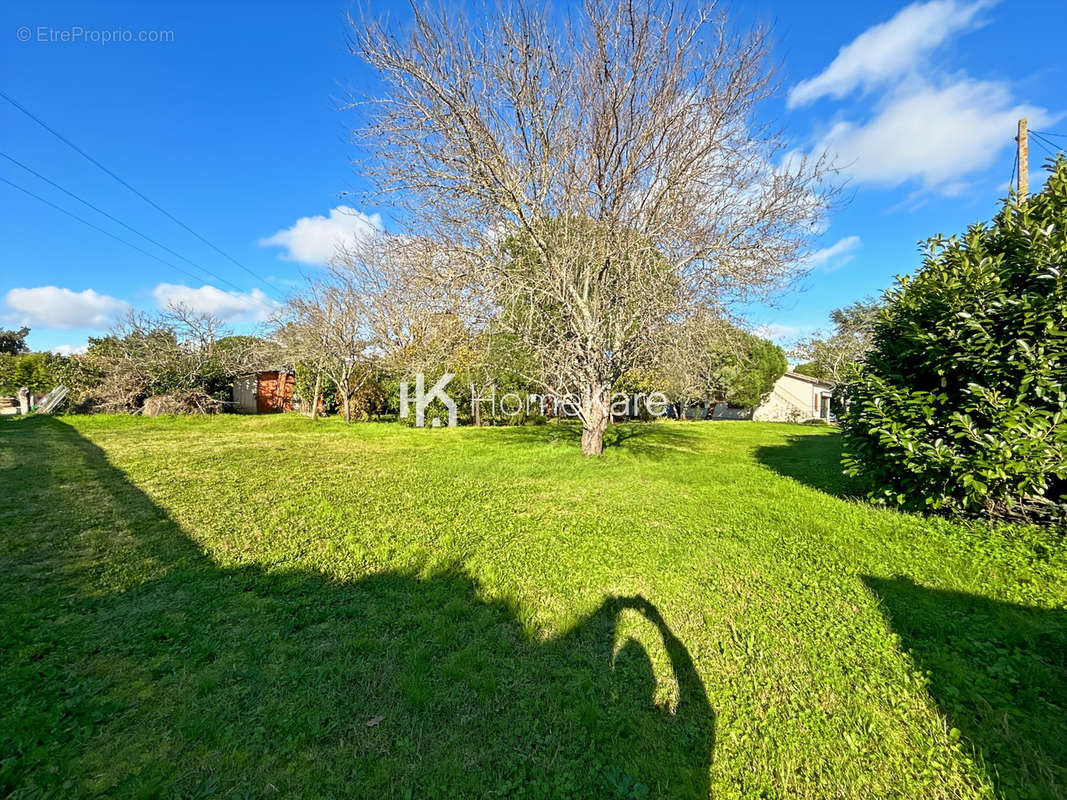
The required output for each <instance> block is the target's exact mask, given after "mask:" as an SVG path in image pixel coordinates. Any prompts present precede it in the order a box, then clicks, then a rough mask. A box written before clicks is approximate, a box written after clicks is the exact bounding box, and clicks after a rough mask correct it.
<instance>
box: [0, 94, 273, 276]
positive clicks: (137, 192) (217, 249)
mask: <svg viewBox="0 0 1067 800" xmlns="http://www.w3.org/2000/svg"><path fill="white" fill-rule="evenodd" d="M0 97H2V98H4V99H5V100H7V102H9V103H10V104H11V105H13V106H14V107H15V108H17V109H18V110H19V111H21V112H22V113H23V114H25V115H26V116H27V117H29V118H30V119H32V120H33V121H34V122H36V123H37V124H38V125H40V126H41V127H42V128H44V129H45V130H46V131H48V132H49V133H50V134H52V135H53V136H55V137H56V138H57V139H59V140H60V141H61V142H63V143H64V144H65V145H67V146H68V147H70V148H71V149H72V150H74V152H76V153H78V154H79V155H80V156H82V157H83V158H85V159H86V160H87V161H89V162H90V163H92V164H94V165H95V166H97V167H99V168H100V169H101V170H103V171H104V172H106V173H107V174H108V175H110V176H111V177H112V178H114V179H115V180H116V181H118V182H119V183H121V184H122V185H123V186H125V187H126V188H127V189H129V190H130V191H131V192H133V193H134V194H135V195H137V196H138V197H140V198H141V199H142V200H144V201H145V202H146V203H148V205H150V206H152V208H154V209H156V211H158V212H159V213H161V214H163V216H165V217H167V219H169V220H171V221H172V222H174V223H176V224H177V225H179V226H181V227H182V228H184V229H185V230H186V231H188V232H189V233H190V234H192V235H193V236H195V237H196V238H197V239H199V240H200V241H201V242H203V243H204V244H206V245H207V246H208V247H210V248H211V249H212V250H214V251H215V252H216V253H218V254H219V255H221V256H222V257H223V258H225V259H227V260H228V261H231V262H233V263H234V264H236V265H237V266H238V267H240V268H241V269H242V270H244V271H245V272H247V273H248V274H249V275H251V276H252V277H253V278H255V279H256V280H257V281H259V282H260V283H262V284H263V285H264V286H266V287H267V288H268V289H270V291H271V292H275V289H274V287H273V286H272V285H271V284H270V283H269V282H268V281H266V280H265V279H264V278H262V277H260V276H259V275H258V274H257V273H256V272H254V271H252V270H251V269H249V268H248V267H246V266H245V265H244V264H242V263H241V262H240V261H238V260H237V259H236V258H234V257H233V256H231V255H230V254H229V253H227V252H225V251H224V250H222V249H221V248H220V247H218V246H217V245H215V244H214V243H213V242H211V241H209V240H208V239H206V238H204V237H203V236H201V235H200V234H199V233H197V232H196V231H194V230H193V229H192V228H190V227H189V226H188V225H186V224H185V223H184V222H182V221H181V220H180V219H178V218H177V217H175V216H174V215H173V214H171V213H170V212H169V211H167V210H166V209H165V208H163V207H162V206H161V205H159V204H158V203H156V202H155V201H154V200H152V199H151V198H149V197H148V196H147V195H145V194H144V193H143V192H141V191H140V190H138V189H136V188H135V187H133V186H131V185H130V184H129V183H127V182H126V181H124V180H123V179H122V178H120V177H119V176H118V175H116V174H115V173H114V172H112V171H111V170H110V169H108V168H107V167H105V166H104V165H103V164H101V163H100V162H99V161H97V160H96V159H95V158H93V157H92V156H91V155H89V154H88V153H87V152H85V151H84V150H82V149H81V148H80V147H78V145H76V144H74V142H72V141H71V140H70V139H68V138H67V137H66V136H64V135H63V134H61V133H60V132H59V131H57V130H56V129H55V128H52V127H51V126H50V125H48V123H46V122H45V121H44V120H42V119H41V118H40V117H38V116H36V115H35V114H34V113H33V112H31V111H30V110H29V109H28V108H26V107H25V106H23V105H22V104H21V103H19V102H18V101H16V100H15V99H14V98H13V97H11V96H10V95H8V94H6V93H5V92H2V91H0Z"/></svg>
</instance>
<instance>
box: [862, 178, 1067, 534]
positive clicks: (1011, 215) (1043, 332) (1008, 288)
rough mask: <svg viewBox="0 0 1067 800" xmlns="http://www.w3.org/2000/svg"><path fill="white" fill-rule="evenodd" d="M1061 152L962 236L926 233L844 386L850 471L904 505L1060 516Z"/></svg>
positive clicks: (1063, 395) (1063, 440)
mask: <svg viewBox="0 0 1067 800" xmlns="http://www.w3.org/2000/svg"><path fill="white" fill-rule="evenodd" d="M1065 271H1067V161H1065V160H1062V159H1061V160H1060V161H1059V162H1058V163H1057V164H1056V165H1055V166H1054V168H1053V170H1052V174H1051V175H1050V177H1049V180H1048V184H1047V187H1046V189H1045V190H1044V191H1043V192H1042V193H1041V194H1038V195H1035V196H1033V197H1031V198H1030V199H1029V200H1028V201H1027V202H1025V203H1024V204H1022V205H1021V206H1019V205H1016V204H1014V203H1009V204H1006V205H1005V207H1004V209H1003V210H1002V211H1001V212H1000V214H998V215H997V217H996V218H995V219H994V220H993V223H992V224H991V225H986V224H981V225H975V226H973V227H972V228H971V229H970V230H969V231H968V232H967V234H966V236H964V237H963V238H962V239H957V238H955V237H954V238H952V239H944V238H942V237H940V236H938V237H935V238H933V239H931V240H930V241H929V243H928V245H927V251H926V256H925V258H924V263H923V267H922V269H920V270H919V272H918V273H917V274H916V275H914V276H913V277H911V278H903V279H900V280H899V283H898V285H897V286H896V287H895V288H893V289H891V290H890V291H889V292H888V293H887V295H886V300H887V306H886V308H885V310H884V311H883V312H882V314H881V317H880V319H879V321H878V323H877V325H876V327H875V333H874V348H873V350H872V351H871V352H870V353H869V354H868V355H867V357H866V359H865V361H864V363H863V364H862V365H861V366H860V367H859V368H858V369H857V371H856V374H855V375H854V376H853V378H852V379H851V380H850V381H848V383H847V385H846V392H847V396H848V401H849V408H848V411H847V413H846V414H845V416H844V420H843V427H844V448H845V457H844V465H845V472H846V473H848V474H849V475H852V476H855V477H857V478H860V479H861V480H862V481H863V482H864V483H865V484H866V487H867V489H868V491H869V496H870V497H871V498H872V499H874V500H876V501H880V502H884V503H888V504H893V505H899V506H902V507H904V508H909V509H940V510H945V511H951V512H962V513H970V514H981V515H985V516H989V517H1006V516H1022V515H1026V516H1035V515H1036V516H1042V517H1045V516H1051V517H1061V516H1062V508H1063V504H1064V503H1065V494H1067V425H1065V421H1067V411H1065V406H1067V276H1065Z"/></svg>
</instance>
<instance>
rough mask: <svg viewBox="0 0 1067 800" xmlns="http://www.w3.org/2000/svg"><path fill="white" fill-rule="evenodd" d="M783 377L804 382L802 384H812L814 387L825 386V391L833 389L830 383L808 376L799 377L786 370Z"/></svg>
mask: <svg viewBox="0 0 1067 800" xmlns="http://www.w3.org/2000/svg"><path fill="white" fill-rule="evenodd" d="M783 377H786V378H796V379H797V380H798V381H804V383H813V384H815V385H816V386H825V387H826V388H827V389H833V388H834V387H833V384H831V383H827V382H826V381H821V380H819V379H818V378H813V377H811V376H810V375H801V374H800V373H799V372H789V371H788V370H787V371H786V373H785V375H784V376H783Z"/></svg>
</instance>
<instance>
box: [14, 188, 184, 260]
mask: <svg viewBox="0 0 1067 800" xmlns="http://www.w3.org/2000/svg"><path fill="white" fill-rule="evenodd" d="M0 182H2V183H6V184H7V185H8V186H10V187H12V188H14V189H18V190H19V191H20V192H22V193H23V194H28V195H29V196H30V197H32V198H33V199H34V200H39V201H41V202H42V203H44V204H45V205H46V206H51V207H52V208H54V209H55V210H56V211H59V212H60V213H62V214H66V215H67V216H68V217H70V218H71V219H76V220H78V222H80V223H82V225H87V226H89V227H90V228H92V229H93V230H94V231H99V232H100V233H102V234H104V235H105V236H110V237H111V238H112V239H114V240H115V241H116V242H121V243H122V244H124V245H126V246H127V247H132V248H133V249H134V250H136V251H137V252H138V253H143V254H144V255H146V256H148V257H149V258H154V259H155V260H156V261H158V262H159V263H161V264H166V265H167V266H168V267H170V268H171V269H176V270H177V271H178V272H180V273H182V274H183V275H188V276H189V277H190V278H192V279H193V280H197V281H199V280H202V279H201V278H200V277H199V276H198V275H194V274H193V273H191V272H190V271H189V270H187V269H184V268H182V267H179V266H178V265H177V264H172V263H171V262H170V261H167V259H165V258H160V257H159V256H157V255H156V254H155V253H150V252H148V251H147V250H145V249H144V248H143V247H138V246H137V245H135V244H134V243H133V242H128V241H126V240H125V239H123V238H122V237H121V236H116V235H115V234H113V233H112V232H111V231H109V230H105V229H104V228H101V227H100V226H99V225H94V224H93V223H91V222H89V220H87V219H84V218H82V217H79V216H78V215H77V214H75V213H73V212H71V211H67V209H65V208H63V207H62V206H57V205H56V204H55V203H53V202H52V201H51V200H46V199H44V198H43V197H41V196H40V195H39V194H34V193H33V192H31V191H30V190H29V189H27V188H25V187H23V186H19V185H18V184H17V183H14V182H13V181H9V180H8V179H7V178H4V177H0Z"/></svg>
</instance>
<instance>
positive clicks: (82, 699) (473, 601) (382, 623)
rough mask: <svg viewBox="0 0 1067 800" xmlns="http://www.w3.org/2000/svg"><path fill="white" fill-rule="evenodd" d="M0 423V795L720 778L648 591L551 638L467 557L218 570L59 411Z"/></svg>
mask: <svg viewBox="0 0 1067 800" xmlns="http://www.w3.org/2000/svg"><path fill="white" fill-rule="evenodd" d="M7 430H9V431H15V432H16V434H15V436H14V437H13V438H12V439H11V440H9V441H7V442H4V441H2V440H0V445H3V444H12V445H14V447H13V448H12V449H11V452H12V453H13V454H14V455H13V457H14V458H15V459H17V460H18V462H19V464H18V466H19V469H17V470H8V471H5V472H4V473H0V493H2V494H4V495H5V496H6V497H7V498H9V499H10V501H11V502H10V503H8V504H6V505H5V503H0V522H3V521H4V515H5V514H9V513H15V514H17V515H23V514H24V513H25V512H26V511H29V512H30V514H31V516H29V517H26V516H19V519H22V520H23V522H22V523H20V525H21V527H19V528H18V529H17V530H16V528H15V527H14V526H9V527H7V528H5V531H7V533H5V536H9V535H10V536H17V537H19V545H18V547H17V548H14V549H12V550H10V551H9V555H8V556H6V557H5V558H4V560H3V562H2V563H3V566H4V571H5V574H6V575H8V576H9V579H8V585H7V587H6V588H7V590H8V591H7V592H6V597H4V598H0V611H3V613H4V614H5V619H8V620H9V621H10V624H11V627H10V628H8V631H9V637H10V636H14V637H15V640H11V641H9V642H7V644H8V645H10V646H7V647H5V648H4V649H2V650H0V655H2V660H0V663H2V664H3V667H4V671H5V675H6V677H7V679H6V681H5V683H6V684H7V687H8V689H7V690H4V691H0V700H3V701H6V702H5V704H4V706H3V710H2V711H0V731H2V732H0V747H2V749H3V751H4V752H5V754H8V755H5V759H4V762H3V764H2V765H0V790H2V792H3V794H8V793H13V794H16V795H17V794H20V793H21V794H26V795H32V794H63V795H65V796H77V795H89V794H95V795H99V794H104V795H108V796H119V797H126V796H146V795H152V796H167V797H189V796H216V795H218V796H229V795H234V794H243V795H249V793H251V794H263V793H273V792H278V793H280V794H279V796H310V795H312V794H315V795H321V796H353V797H420V798H421V797H448V798H453V797H487V796H488V797H492V796H499V797H523V796H530V797H576V798H579V797H580V798H587V797H631V798H634V797H643V796H646V795H650V796H655V797H671V798H675V797H694V798H697V797H699V798H706V797H707V796H708V791H709V784H708V771H709V767H710V763H711V752H712V746H713V735H714V713H713V710H712V708H711V705H710V703H709V701H708V697H707V695H706V692H705V689H704V685H703V683H702V681H701V679H700V676H699V675H698V673H697V671H696V669H695V667H694V664H693V661H692V659H691V657H690V655H689V653H688V652H687V650H686V648H685V646H684V645H683V644H682V642H681V641H679V639H678V638H677V637H676V636H675V635H674V633H673V632H672V631H671V629H670V627H669V626H668V625H667V623H666V621H665V620H664V618H663V616H662V615H661V614H660V612H659V611H658V609H657V608H656V607H655V606H654V605H653V604H652V603H651V602H649V601H648V600H647V599H645V598H643V597H640V596H634V597H608V598H606V599H605V600H604V601H603V602H602V603H601V604H600V606H599V607H598V608H596V609H595V610H594V611H593V612H591V613H589V614H588V615H586V616H584V617H583V618H582V619H581V620H580V621H579V622H578V623H577V624H576V625H574V626H573V627H571V628H569V629H568V630H566V631H564V632H561V633H559V634H558V635H555V636H552V637H549V638H539V636H538V635H537V632H536V630H535V628H534V627H533V626H531V625H530V624H529V623H528V620H529V617H528V616H526V615H524V613H523V611H522V609H521V608H520V607H519V606H518V605H516V604H512V603H508V602H502V601H498V600H487V599H485V592H484V591H482V589H481V587H480V586H479V585H478V584H477V583H476V582H475V581H474V580H472V579H471V578H470V577H468V576H467V575H466V574H465V573H464V572H463V571H462V569H461V568H459V567H457V568H455V569H452V570H449V571H446V572H438V573H435V574H432V575H425V574H417V573H400V572H382V573H378V574H374V575H369V576H366V577H363V578H361V579H358V580H355V581H338V580H333V579H330V578H328V577H325V576H323V575H320V574H315V573H309V572H306V571H287V572H282V571H277V570H265V569H263V568H261V567H259V566H248V567H220V566H219V565H218V564H216V563H215V562H213V561H212V560H211V559H210V558H209V557H207V556H205V555H204V554H203V553H202V552H201V551H200V549H199V548H198V547H197V546H196V545H195V544H194V542H193V541H192V540H190V539H189V538H188V537H187V536H186V535H185V534H184V533H183V531H182V530H181V528H180V527H179V526H178V525H177V524H176V523H175V522H174V521H173V520H172V519H171V518H170V517H168V516H167V514H166V513H165V512H164V511H163V510H162V509H160V508H159V507H158V506H156V505H155V504H154V503H153V502H152V501H151V499H150V498H149V497H148V496H147V495H145V494H144V493H143V492H142V491H141V490H140V489H139V488H138V487H136V486H135V485H134V484H132V483H131V482H129V481H128V480H127V479H126V477H125V475H123V473H122V472H120V471H119V470H117V469H116V468H115V467H113V466H112V465H111V464H109V463H108V460H107V458H106V457H105V454H104V453H103V452H102V451H101V450H100V449H99V448H97V447H96V446H95V445H94V444H92V443H91V442H88V441H87V440H85V439H83V438H82V437H80V436H79V435H78V434H77V433H76V432H75V431H74V430H73V429H72V428H70V427H69V426H67V425H64V424H63V423H61V422H59V421H54V420H42V421H39V422H34V423H33V424H32V425H29V424H24V425H22V426H20V427H19V428H17V429H16V428H9V429H7ZM75 475H77V476H79V478H77V479H72V478H73V476H75ZM78 498H91V503H89V504H87V503H86V502H84V500H83V501H81V502H79V501H78ZM27 520H28V521H27ZM353 524H354V525H356V524H358V521H355V520H354V521H353ZM58 531H62V535H58V534H57V532H58ZM90 541H91V542H92V547H91V548H90V550H86V549H85V547H86V542H90ZM13 558H16V559H18V561H17V563H16V562H13V561H11V559H13ZM520 620H526V621H527V624H525V625H524V624H523V622H521V621H520ZM624 631H625V632H626V635H625V636H624V635H622V634H623V632H624ZM620 638H622V639H623V641H619V640H620ZM639 640H640V641H639ZM649 648H653V649H654V650H655V652H652V653H651V656H650V652H651V651H650V649H649ZM654 665H655V668H654ZM657 678H658V681H657ZM657 700H658V701H659V704H657Z"/></svg>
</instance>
